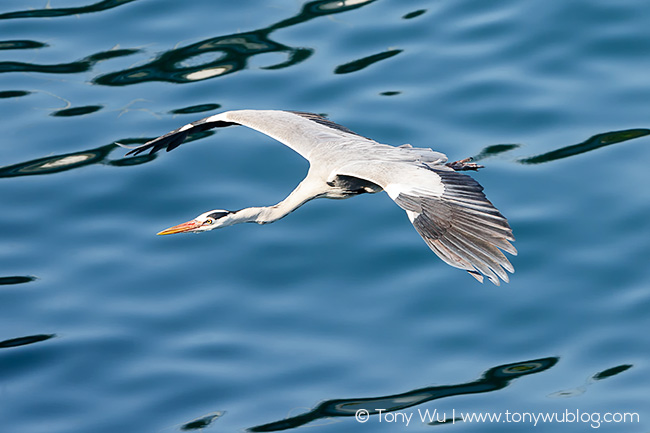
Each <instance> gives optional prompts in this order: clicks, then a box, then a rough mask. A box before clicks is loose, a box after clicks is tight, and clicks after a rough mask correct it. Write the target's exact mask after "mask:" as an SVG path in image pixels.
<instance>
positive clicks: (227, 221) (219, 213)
mask: <svg viewBox="0 0 650 433" xmlns="http://www.w3.org/2000/svg"><path fill="white" fill-rule="evenodd" d="M232 214H233V212H230V211H227V210H222V209H215V210H211V211H208V212H205V213H202V214H201V215H199V216H197V217H196V218H194V219H193V220H190V221H188V222H185V223H182V224H179V225H176V226H174V227H170V228H168V229H166V230H163V231H161V232H160V233H158V234H159V235H172V234H174V233H201V232H207V231H208V230H214V229H218V228H220V227H226V226H229V225H232V224H233V221H232V220H231V218H229V216H230V215H232Z"/></svg>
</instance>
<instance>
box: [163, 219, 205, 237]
mask: <svg viewBox="0 0 650 433" xmlns="http://www.w3.org/2000/svg"><path fill="white" fill-rule="evenodd" d="M200 225H201V223H200V222H198V221H196V220H192V221H188V222H186V223H183V224H179V225H177V226H174V227H170V228H168V229H165V230H163V231H161V232H160V233H156V234H158V235H173V234H174V233H185V232H189V231H192V230H194V229H195V228H197V227H199V226H200Z"/></svg>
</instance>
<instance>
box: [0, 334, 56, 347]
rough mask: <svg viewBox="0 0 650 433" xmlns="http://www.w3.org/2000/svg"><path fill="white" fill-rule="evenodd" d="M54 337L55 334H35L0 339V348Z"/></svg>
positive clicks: (23, 344)
mask: <svg viewBox="0 0 650 433" xmlns="http://www.w3.org/2000/svg"><path fill="white" fill-rule="evenodd" d="M54 337H56V334H37V335H28V336H26V337H17V338H11V339H9V340H5V341H0V349H5V348H8V347H18V346H25V345H27V344H34V343H39V342H41V341H45V340H49V339H50V338H54Z"/></svg>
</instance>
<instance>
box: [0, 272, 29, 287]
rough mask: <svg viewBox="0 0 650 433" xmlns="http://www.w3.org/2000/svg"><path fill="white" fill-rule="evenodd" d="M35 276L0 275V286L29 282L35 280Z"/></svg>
mask: <svg viewBox="0 0 650 433" xmlns="http://www.w3.org/2000/svg"><path fill="white" fill-rule="evenodd" d="M36 279H37V278H36V277H33V276H31V275H27V276H25V275H16V276H12V277H0V286H3V285H10V284H23V283H29V282H30V281H34V280H36Z"/></svg>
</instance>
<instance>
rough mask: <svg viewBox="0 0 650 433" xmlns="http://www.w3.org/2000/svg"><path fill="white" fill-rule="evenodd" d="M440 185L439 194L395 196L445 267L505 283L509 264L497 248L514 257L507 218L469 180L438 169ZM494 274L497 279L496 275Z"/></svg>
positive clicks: (407, 193) (510, 265)
mask: <svg viewBox="0 0 650 433" xmlns="http://www.w3.org/2000/svg"><path fill="white" fill-rule="evenodd" d="M435 172H436V174H438V175H439V176H440V177H441V181H442V184H443V186H444V192H443V193H442V196H431V195H427V194H417V193H415V194H413V193H409V192H408V191H404V192H400V193H399V194H398V195H397V197H395V203H397V204H398V205H399V206H400V207H401V208H402V209H404V210H406V211H409V212H412V214H410V215H409V217H410V218H411V222H412V223H413V226H414V227H415V229H416V230H417V231H418V233H420V235H421V236H422V238H423V239H424V241H425V242H426V243H427V245H428V246H429V247H430V248H431V249H432V250H433V251H434V252H435V253H436V254H437V255H438V256H439V257H440V258H441V259H442V260H444V261H445V262H446V263H448V264H450V265H451V266H454V267H457V268H461V269H465V270H466V271H467V272H469V273H470V274H471V275H472V276H474V277H475V278H477V279H478V280H479V281H482V280H483V277H482V276H481V274H483V275H485V276H486V277H488V279H489V280H490V281H491V282H492V283H494V284H496V285H499V278H501V279H502V280H503V281H506V282H508V280H509V279H508V274H507V273H506V272H505V271H506V270H507V271H509V272H514V268H513V267H512V264H511V263H510V261H508V259H507V258H506V256H505V255H504V254H503V253H502V252H501V251H500V250H499V249H501V250H503V251H506V252H508V253H510V254H513V255H516V254H517V250H516V249H515V247H514V246H513V245H512V244H511V243H510V242H509V241H514V240H515V239H514V237H513V235H512V229H511V228H510V225H509V224H508V221H507V220H506V218H505V217H504V216H503V215H501V213H500V212H499V211H498V210H497V209H496V208H495V207H494V205H493V204H492V203H491V202H490V201H489V200H488V199H487V198H486V197H485V194H483V187H482V186H481V185H479V183H478V182H476V181H475V180H474V179H472V178H471V177H469V176H467V175H465V174H460V173H456V172H454V171H442V170H440V171H438V170H435ZM497 276H498V277H497Z"/></svg>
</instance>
